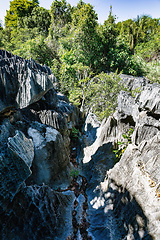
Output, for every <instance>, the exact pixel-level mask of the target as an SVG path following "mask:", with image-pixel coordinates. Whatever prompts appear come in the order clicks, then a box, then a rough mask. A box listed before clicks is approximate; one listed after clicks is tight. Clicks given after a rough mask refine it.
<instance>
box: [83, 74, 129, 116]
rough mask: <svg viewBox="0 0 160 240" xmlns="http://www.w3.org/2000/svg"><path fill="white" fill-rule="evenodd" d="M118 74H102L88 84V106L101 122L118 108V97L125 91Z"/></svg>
mask: <svg viewBox="0 0 160 240" xmlns="http://www.w3.org/2000/svg"><path fill="white" fill-rule="evenodd" d="M120 80H121V79H120V76H119V75H118V74H117V73H114V74H113V73H111V74H107V73H103V72H102V73H100V74H99V75H97V76H96V77H94V78H93V79H92V80H91V81H90V83H89V84H88V94H87V99H86V104H87V105H88V108H89V110H90V111H91V112H93V113H95V114H96V115H97V116H98V117H99V119H100V120H102V119H103V118H104V117H108V116H109V115H111V114H112V113H113V112H114V111H115V109H116V107H117V96H118V94H119V92H120V91H121V90H125V88H124V87H123V85H122V83H121V82H120Z"/></svg>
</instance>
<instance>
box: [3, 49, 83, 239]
mask: <svg viewBox="0 0 160 240" xmlns="http://www.w3.org/2000/svg"><path fill="white" fill-rule="evenodd" d="M55 81H56V79H55V77H54V76H53V74H52V73H51V70H50V69H49V68H48V67H47V66H41V65H39V64H37V63H36V62H35V61H33V60H32V59H30V60H24V59H22V58H20V57H18V56H14V55H12V54H11V53H9V52H6V51H3V50H0V216H1V217H0V219H1V220H0V238H1V239H8V240H10V239H19V240H21V239H28V240H29V239H65V238H66V237H67V236H68V235H70V232H72V228H71V225H72V224H71V222H70V221H66V219H67V218H68V217H69V219H72V209H71V206H72V205H73V199H74V197H73V193H72V192H71V191H68V192H67V191H65V192H64V193H63V192H61V193H60V192H59V191H57V189H60V188H64V189H65V188H67V187H66V186H69V184H70V182H71V176H70V171H71V167H72V168H73V166H71V163H70V161H69V154H70V132H71V131H72V128H73V127H75V126H79V119H80V114H79V111H78V109H77V108H76V107H74V106H73V105H72V104H71V103H70V102H69V101H68V99H67V97H65V96H64V95H63V94H60V93H58V94H57V92H56V91H55V89H54V88H53V84H54V82H55ZM66 222H67V223H66ZM61 226H64V227H63V230H62V227H61ZM59 228H61V230H62V231H61V232H60V231H59Z"/></svg>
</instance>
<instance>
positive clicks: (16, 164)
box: [0, 50, 160, 240]
mask: <svg viewBox="0 0 160 240" xmlns="http://www.w3.org/2000/svg"><path fill="white" fill-rule="evenodd" d="M121 78H122V82H123V83H124V85H126V87H127V88H128V89H129V90H128V92H123V91H122V92H121V93H120V94H119V96H118V107H117V110H116V112H115V113H114V114H113V115H112V116H110V117H109V118H108V119H104V120H103V122H102V123H100V122H99V121H98V120H97V118H96V116H95V115H94V114H92V113H90V114H89V115H88V116H87V118H86V122H85V124H84V127H83V128H82V134H83V135H82V138H81V140H79V143H80V146H79V147H77V146H76V147H75V145H74V144H75V142H76V140H75V139H74V137H75V136H74V134H75V132H76V134H77V129H75V128H74V127H79V128H80V126H79V125H80V121H81V115H80V113H79V111H78V109H77V108H76V107H74V106H73V105H72V104H71V103H70V102H69V101H68V99H67V97H66V96H64V95H63V94H61V93H57V92H56V91H55V89H54V88H53V84H54V82H55V81H56V79H55V78H54V76H53V75H52V73H51V70H50V69H49V68H48V67H46V66H41V65H39V64H37V63H35V62H34V61H33V60H32V59H31V60H24V59H22V58H20V57H18V56H13V55H12V54H11V53H8V52H6V51H2V50H0V239H2V240H13V239H16V240H22V239H25V240H30V239H33V240H44V239H47V240H51V239H52V240H53V239H55V240H64V239H66V240H73V239H77V240H82V239H83V240H84V239H85V240H91V239H93V240H122V239H123V240H129V239H136V240H139V239H147V240H151V239H155V240H159V239H160V204H159V203H160V177H159V172H160V147H159V146H160V86H159V85H158V84H150V83H149V82H148V81H147V80H146V79H144V78H134V77H131V76H126V75H122V76H121ZM74 130H76V131H75V132H74ZM71 139H72V141H71ZM73 139H74V140H73ZM70 141H71V144H70ZM77 155H78V156H77ZM70 161H71V162H70ZM72 164H73V165H72ZM78 165H79V166H78ZM73 166H74V167H73ZM77 167H78V168H77ZM71 175H72V177H71ZM84 175H85V176H84Z"/></svg>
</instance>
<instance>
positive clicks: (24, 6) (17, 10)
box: [5, 0, 39, 29]
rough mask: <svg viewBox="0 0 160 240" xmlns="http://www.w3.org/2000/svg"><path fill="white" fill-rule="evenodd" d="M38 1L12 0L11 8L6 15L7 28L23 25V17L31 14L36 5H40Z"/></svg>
mask: <svg viewBox="0 0 160 240" xmlns="http://www.w3.org/2000/svg"><path fill="white" fill-rule="evenodd" d="M38 4H39V3H38V1H34V0H25V1H24V0H12V1H10V9H9V10H8V11H7V15H6V16H5V26H6V28H9V29H13V28H17V26H18V25H19V26H21V25H22V22H23V18H24V17H25V16H29V15H30V14H31V12H32V10H33V8H34V7H36V6H38Z"/></svg>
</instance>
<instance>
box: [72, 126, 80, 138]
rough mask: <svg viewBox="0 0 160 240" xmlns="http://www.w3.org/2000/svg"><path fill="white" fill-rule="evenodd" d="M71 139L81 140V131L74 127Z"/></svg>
mask: <svg viewBox="0 0 160 240" xmlns="http://www.w3.org/2000/svg"><path fill="white" fill-rule="evenodd" d="M71 137H72V138H79V129H77V128H75V127H73V128H72V131H71Z"/></svg>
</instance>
